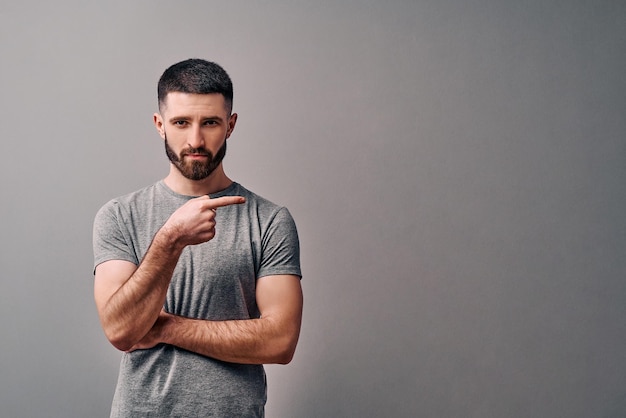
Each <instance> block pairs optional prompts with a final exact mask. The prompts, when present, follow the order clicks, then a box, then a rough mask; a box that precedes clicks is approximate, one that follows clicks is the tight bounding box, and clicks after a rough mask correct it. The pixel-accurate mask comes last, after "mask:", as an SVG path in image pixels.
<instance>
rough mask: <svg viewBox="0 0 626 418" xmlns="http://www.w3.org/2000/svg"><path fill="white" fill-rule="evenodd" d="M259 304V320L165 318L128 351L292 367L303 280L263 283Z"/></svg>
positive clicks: (282, 278) (273, 279)
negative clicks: (161, 349)
mask: <svg viewBox="0 0 626 418" xmlns="http://www.w3.org/2000/svg"><path fill="white" fill-rule="evenodd" d="M256 301H257V306H258V308H259V312H260V313H261V317H260V318H258V319H244V320H231V321H208V320H202V319H193V318H185V317H181V316H176V315H172V314H168V313H166V312H161V315H160V316H159V318H158V319H157V322H156V323H155V324H154V326H153V327H152V329H151V330H150V332H148V334H147V335H146V336H145V337H144V338H143V339H142V340H141V341H140V342H139V343H138V344H136V345H135V346H134V347H133V348H132V349H131V350H130V351H133V350H137V349H143V348H151V347H153V346H155V345H157V344H159V343H165V344H171V345H174V346H177V347H180V348H182V349H185V350H188V351H192V352H194V353H198V354H201V355H204V356H207V357H212V358H215V359H218V360H222V361H227V362H232V363H244V364H270V363H277V364H287V363H289V362H290V361H291V359H292V358H293V355H294V353H295V350H296V344H297V343H298V337H299V335H300V324H301V322H302V305H303V297H302V287H301V285H300V277H298V276H295V275H274V276H265V277H261V278H259V279H258V280H257V283H256Z"/></svg>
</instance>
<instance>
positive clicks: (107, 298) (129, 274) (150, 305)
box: [94, 229, 184, 351]
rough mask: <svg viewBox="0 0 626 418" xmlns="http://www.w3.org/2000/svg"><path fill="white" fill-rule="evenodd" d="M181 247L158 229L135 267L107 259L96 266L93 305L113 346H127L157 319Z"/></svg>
mask: <svg viewBox="0 0 626 418" xmlns="http://www.w3.org/2000/svg"><path fill="white" fill-rule="evenodd" d="M182 248H184V247H180V248H179V247H178V246H176V245H174V241H173V240H172V239H171V238H169V236H168V234H167V233H166V232H165V231H163V230H162V229H161V230H159V232H158V233H157V234H156V235H155V237H154V239H153V241H152V244H151V245H150V248H149V249H148V251H147V252H146V255H145V256H144V258H143V260H142V261H141V263H140V264H139V266H136V265H135V264H133V263H131V262H129V261H124V260H110V261H106V262H104V263H102V264H100V265H98V266H97V267H96V276H95V283H94V298H95V301H96V307H97V309H98V314H99V316H100V322H101V324H102V328H103V329H104V333H105V335H106V337H107V338H108V339H109V341H110V342H111V344H113V345H114V346H115V347H116V348H117V349H119V350H122V351H126V350H128V349H129V348H131V347H132V346H133V345H134V344H135V343H136V342H137V341H139V340H140V339H141V338H142V337H143V336H144V335H146V333H147V332H148V331H149V330H150V328H151V327H152V325H153V324H154V322H155V321H156V319H157V318H158V316H159V312H160V311H161V309H162V308H163V303H164V301H165V296H166V294H167V289H168V287H169V283H170V280H171V278H172V274H173V272H174V268H175V267H176V263H177V262H178V258H179V257H180V254H181V252H182Z"/></svg>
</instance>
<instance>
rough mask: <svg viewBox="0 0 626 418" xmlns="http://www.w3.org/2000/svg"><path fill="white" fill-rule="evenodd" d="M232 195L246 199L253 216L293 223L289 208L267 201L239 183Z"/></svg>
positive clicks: (234, 184)
mask: <svg viewBox="0 0 626 418" xmlns="http://www.w3.org/2000/svg"><path fill="white" fill-rule="evenodd" d="M229 189H232V190H231V191H230V193H232V195H236V196H243V197H245V198H246V204H247V207H248V210H249V211H250V213H251V215H252V214H254V215H256V216H257V217H258V218H260V219H263V220H266V221H269V222H272V221H275V220H276V221H284V220H287V221H289V222H291V221H292V216H291V213H290V212H289V210H288V209H287V207H285V206H282V205H279V204H276V203H274V202H273V201H271V200H269V199H266V198H265V197H263V196H260V195H258V194H256V193H254V192H252V191H250V190H248V189H246V188H245V187H244V186H242V185H241V184H239V183H233V186H232V187H230V188H229Z"/></svg>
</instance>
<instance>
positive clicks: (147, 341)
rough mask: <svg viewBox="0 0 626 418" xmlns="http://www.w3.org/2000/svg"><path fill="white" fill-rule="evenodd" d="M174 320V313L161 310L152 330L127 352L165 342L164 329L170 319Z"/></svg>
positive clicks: (145, 348)
mask: <svg viewBox="0 0 626 418" xmlns="http://www.w3.org/2000/svg"><path fill="white" fill-rule="evenodd" d="M172 320H174V315H172V314H168V313H167V312H165V311H164V310H161V312H160V313H159V317H158V318H157V320H156V322H155V323H154V325H152V328H150V331H148V333H147V334H146V335H144V337H143V338H142V339H141V340H140V341H139V342H137V343H136V344H135V345H133V346H132V347H131V348H130V349H128V350H127V351H126V352H127V353H130V352H132V351H135V350H147V349H149V348H152V347H154V346H156V345H157V344H160V343H162V342H164V330H165V329H166V324H167V323H168V322H170V321H172Z"/></svg>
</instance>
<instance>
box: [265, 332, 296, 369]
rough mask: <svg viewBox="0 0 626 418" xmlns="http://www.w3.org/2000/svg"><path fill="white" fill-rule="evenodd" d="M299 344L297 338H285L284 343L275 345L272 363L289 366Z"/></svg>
mask: <svg viewBox="0 0 626 418" xmlns="http://www.w3.org/2000/svg"><path fill="white" fill-rule="evenodd" d="M297 344H298V338H297V336H296V337H295V338H293V337H290V338H284V339H283V341H281V342H279V343H277V344H276V345H275V350H274V353H273V356H272V360H271V363H273V364H283V365H286V364H289V363H291V361H292V360H293V357H294V355H295V353H296V345H297Z"/></svg>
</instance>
